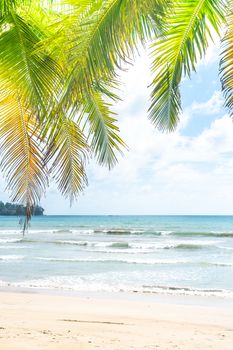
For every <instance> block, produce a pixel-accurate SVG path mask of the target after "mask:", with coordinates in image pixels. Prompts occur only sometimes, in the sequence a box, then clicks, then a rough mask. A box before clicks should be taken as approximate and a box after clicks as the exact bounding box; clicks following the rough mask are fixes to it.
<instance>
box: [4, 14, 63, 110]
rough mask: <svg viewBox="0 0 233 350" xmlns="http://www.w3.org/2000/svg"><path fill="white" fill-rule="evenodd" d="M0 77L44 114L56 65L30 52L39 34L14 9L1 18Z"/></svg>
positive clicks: (55, 84)
mask: <svg viewBox="0 0 233 350" xmlns="http://www.w3.org/2000/svg"><path fill="white" fill-rule="evenodd" d="M1 25H2V28H3V30H2V32H1V33H0V78H1V79H4V81H5V85H7V88H8V89H12V85H16V86H17V91H18V94H19V95H20V96H21V97H22V98H23V99H24V101H25V102H26V101H27V103H28V105H29V106H30V108H31V109H32V110H33V112H34V113H36V114H37V115H39V116H44V114H45V112H46V111H47V110H48V106H49V104H50V103H51V102H52V101H53V96H54V95H55V94H58V92H59V84H60V75H59V68H58V65H57V64H56V63H55V62H54V60H52V59H51V58H50V57H49V56H47V55H45V54H43V53H34V50H35V45H36V44H37V43H38V42H39V41H40V40H41V38H42V37H43V35H42V33H41V32H40V30H39V29H38V28H37V27H36V26H34V27H33V26H32V25H31V24H29V23H27V22H26V21H25V19H23V18H22V17H20V16H19V15H18V14H17V13H16V12H14V10H12V11H11V12H10V13H8V14H7V15H6V16H4V17H3V18H2V20H1Z"/></svg>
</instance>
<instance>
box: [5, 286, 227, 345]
mask: <svg viewBox="0 0 233 350" xmlns="http://www.w3.org/2000/svg"><path fill="white" fill-rule="evenodd" d="M0 298H1V303H0V305H1V311H0V349H1V350H29V349H30V350H37V349H46V350H47V349H48V350H60V349H69V350H76V349H79V350H91V349H101V350H109V349H111V350H123V349H124V350H125V349H140V350H141V349H148V350H152V349H161V350H165V349H185V350H192V349H195V350H196V349H203V350H204V349H205V350H207V349H215V350H221V349H222V350H231V349H232V345H233V309H232V303H231V306H230V307H229V308H228V307H219V306H218V307H214V306H209V305H208V303H207V305H208V306H203V305H202V306H198V304H197V303H195V304H193V305H190V304H186V305H184V304H183V305H182V304H175V303H166V302H162V303H161V302H157V301H156V298H155V300H153V301H152V300H151V299H150V298H149V299H148V300H147V299H146V298H144V299H138V300H137V299H135V298H134V299H133V300H130V299H129V298H126V299H124V298H120V299H119V298H115V297H112V298H111V296H110V297H108V298H105V299H103V298H97V297H80V296H60V295H45V294H32V293H12V292H10V293H8V292H1V293H0ZM171 298H173V297H172V296H171Z"/></svg>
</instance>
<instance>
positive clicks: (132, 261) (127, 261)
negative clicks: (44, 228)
mask: <svg viewBox="0 0 233 350" xmlns="http://www.w3.org/2000/svg"><path fill="white" fill-rule="evenodd" d="M35 259H36V260H44V261H51V262H68V263H69V262H70V263H71V262H80V263H87V262H90V263H93V262H99V263H106V262H108V263H124V264H146V265H156V264H161V265H163V264H166V265H168V264H169V265H170V264H186V263H192V261H190V260H187V259H177V260H172V259H170V260H169V259H147V260H144V259H123V258H59V257H36V258H35Z"/></svg>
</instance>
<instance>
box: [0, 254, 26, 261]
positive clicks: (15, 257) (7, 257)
mask: <svg viewBox="0 0 233 350" xmlns="http://www.w3.org/2000/svg"><path fill="white" fill-rule="evenodd" d="M24 258H25V257H24V256H23V255H0V261H12V260H23V259H24Z"/></svg>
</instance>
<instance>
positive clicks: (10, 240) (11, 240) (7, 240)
mask: <svg viewBox="0 0 233 350" xmlns="http://www.w3.org/2000/svg"><path fill="white" fill-rule="evenodd" d="M18 242H22V239H21V238H17V239H16V238H0V244H4V243H18Z"/></svg>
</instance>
